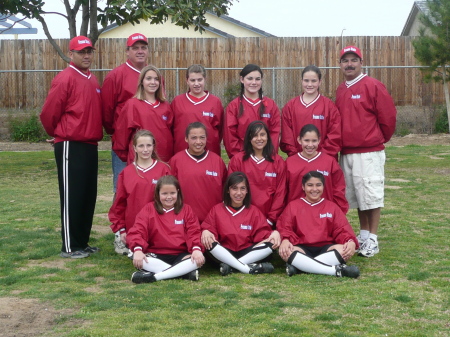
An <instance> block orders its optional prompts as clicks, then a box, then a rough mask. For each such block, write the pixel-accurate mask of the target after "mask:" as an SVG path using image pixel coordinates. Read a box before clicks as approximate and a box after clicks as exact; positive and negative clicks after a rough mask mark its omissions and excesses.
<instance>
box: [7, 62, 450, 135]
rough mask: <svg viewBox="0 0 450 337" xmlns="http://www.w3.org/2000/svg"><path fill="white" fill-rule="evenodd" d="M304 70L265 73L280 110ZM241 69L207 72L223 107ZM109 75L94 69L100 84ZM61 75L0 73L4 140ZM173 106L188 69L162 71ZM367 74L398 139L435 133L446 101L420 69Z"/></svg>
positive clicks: (327, 75)
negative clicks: (389, 101)
mask: <svg viewBox="0 0 450 337" xmlns="http://www.w3.org/2000/svg"><path fill="white" fill-rule="evenodd" d="M303 68H304V67H295V68H263V72H264V77H263V91H264V95H266V96H268V97H271V98H273V99H274V100H275V101H276V102H277V104H278V106H279V107H280V109H281V108H282V107H283V106H284V105H285V104H286V103H287V102H288V101H289V100H290V99H291V98H293V97H295V96H298V95H299V94H301V91H302V88H301V72H302V70H303ZM240 70H241V69H240V68H207V82H206V89H207V90H209V91H210V92H211V93H213V94H214V95H216V96H218V97H220V99H221V100H222V103H223V104H224V106H226V105H227V104H228V103H229V101H231V100H232V99H233V98H234V97H236V95H237V94H238V92H239V72H240ZM109 71H110V70H109V69H108V70H99V69H93V70H92V72H93V73H94V74H95V75H96V76H97V78H98V79H99V82H100V84H101V83H102V82H103V79H104V77H105V76H106V74H107V73H108V72H109ZM321 71H322V83H321V86H320V91H321V93H322V94H323V95H325V96H327V97H330V98H331V99H334V97H335V91H336V88H337V87H338V85H339V84H340V83H341V82H342V81H343V76H342V74H341V71H340V69H339V67H322V68H321ZM58 72H59V71H57V70H51V71H45V70H22V71H3V70H2V71H0V83H1V84H2V88H3V89H2V90H0V137H1V138H8V120H9V119H11V118H16V117H20V116H29V115H30V114H38V113H39V111H40V109H41V107H42V105H43V103H44V101H45V98H46V96H47V92H48V90H49V88H50V85H51V80H52V79H53V78H54V76H55V75H56V74H57V73H58ZM161 72H162V74H163V76H164V78H165V89H166V93H167V96H168V99H169V101H171V100H172V99H173V98H174V97H175V96H176V95H179V94H181V93H183V92H185V91H186V90H187V85H186V69H185V68H183V69H181V68H163V69H161ZM364 72H365V73H367V74H369V75H370V76H372V77H375V78H377V79H379V80H380V81H382V82H383V83H384V84H385V85H386V87H387V88H388V91H389V92H390V93H391V95H392V97H393V99H394V101H395V104H396V105H397V108H398V122H397V134H400V135H404V134H408V133H433V132H434V125H435V122H436V119H437V118H438V117H439V115H440V114H442V105H443V103H444V97H443V93H442V88H439V85H437V84H426V83H424V82H423V80H422V74H421V72H420V70H419V67H417V66H411V67H392V66H391V67H364Z"/></svg>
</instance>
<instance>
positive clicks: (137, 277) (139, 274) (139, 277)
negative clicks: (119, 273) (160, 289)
mask: <svg viewBox="0 0 450 337" xmlns="http://www.w3.org/2000/svg"><path fill="white" fill-rule="evenodd" d="M154 275H155V273H152V272H150V271H135V272H134V273H133V275H131V281H132V282H133V283H138V284H139V283H151V282H156V278H155V276H154Z"/></svg>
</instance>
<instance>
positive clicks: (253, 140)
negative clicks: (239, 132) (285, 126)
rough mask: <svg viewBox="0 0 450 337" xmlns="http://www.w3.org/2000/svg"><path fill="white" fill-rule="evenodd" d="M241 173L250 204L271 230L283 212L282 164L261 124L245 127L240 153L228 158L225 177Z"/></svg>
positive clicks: (264, 127)
mask: <svg viewBox="0 0 450 337" xmlns="http://www.w3.org/2000/svg"><path fill="white" fill-rule="evenodd" d="M234 171H242V172H244V173H245V174H246V175H247V177H248V180H249V182H250V186H251V187H252V190H253V197H252V204H253V205H255V206H256V207H258V208H259V210H260V211H261V212H262V213H263V214H264V216H265V217H266V218H267V221H268V222H269V224H270V225H272V226H274V225H275V223H276V221H277V219H278V216H279V215H280V214H281V212H282V211H283V208H284V206H285V204H284V202H285V198H286V170H285V162H284V160H283V158H281V156H280V155H278V154H277V153H276V152H275V149H274V146H273V142H272V138H271V137H270V132H269V128H268V127H267V125H266V124H265V123H264V122H263V121H253V122H251V123H250V124H249V126H248V128H247V132H246V133H245V138H244V151H241V152H239V153H238V154H236V155H235V156H234V157H233V158H231V160H230V163H229V164H228V173H229V174H230V173H231V172H234Z"/></svg>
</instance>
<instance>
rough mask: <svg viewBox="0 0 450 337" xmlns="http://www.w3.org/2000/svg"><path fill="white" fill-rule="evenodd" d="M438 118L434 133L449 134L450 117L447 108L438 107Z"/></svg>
mask: <svg viewBox="0 0 450 337" xmlns="http://www.w3.org/2000/svg"><path fill="white" fill-rule="evenodd" d="M436 110H437V111H438V112H437V118H436V122H435V123H434V132H435V133H448V116H447V109H446V107H445V106H441V107H438V108H437V109H436Z"/></svg>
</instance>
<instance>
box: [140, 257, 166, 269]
mask: <svg viewBox="0 0 450 337" xmlns="http://www.w3.org/2000/svg"><path fill="white" fill-rule="evenodd" d="M147 260H148V262H145V260H144V261H142V262H143V264H144V265H143V267H142V269H144V270H147V271H151V272H153V273H159V272H160V271H163V270H166V269H167V268H170V267H171V265H170V264H168V263H165V262H164V261H163V260H160V259H157V258H155V257H151V256H147Z"/></svg>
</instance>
